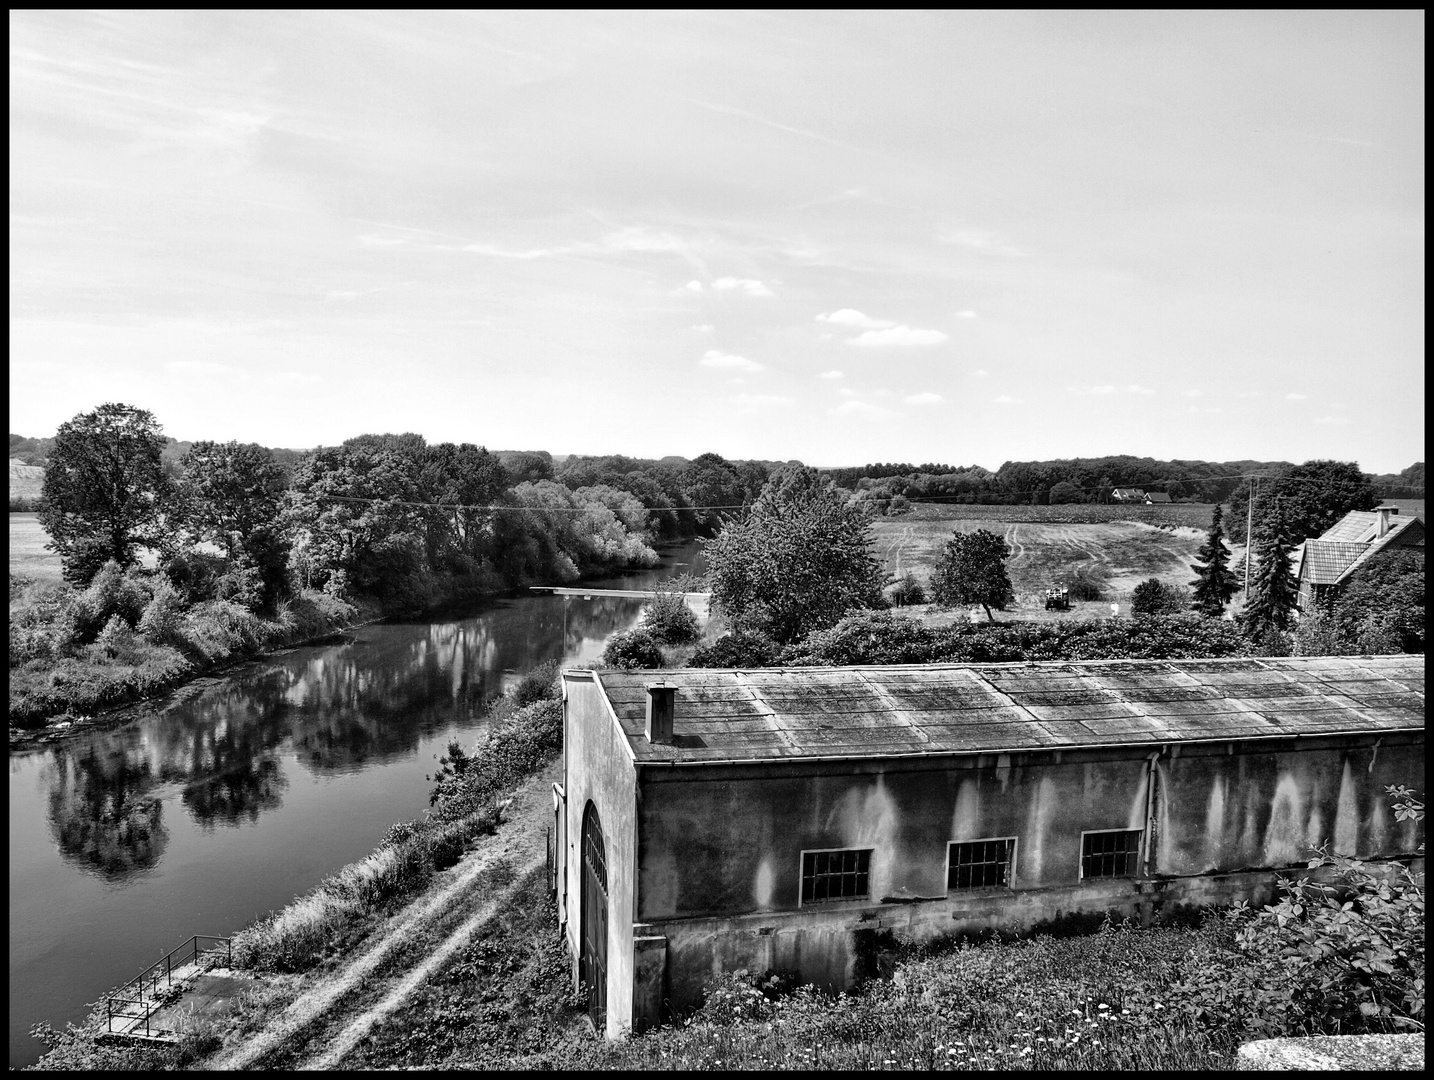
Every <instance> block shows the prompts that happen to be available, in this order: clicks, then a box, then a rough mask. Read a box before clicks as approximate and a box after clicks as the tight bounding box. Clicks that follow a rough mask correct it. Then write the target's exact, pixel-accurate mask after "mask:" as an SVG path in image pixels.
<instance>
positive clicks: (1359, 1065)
mask: <svg viewBox="0 0 1434 1080" xmlns="http://www.w3.org/2000/svg"><path fill="white" fill-rule="evenodd" d="M1235 1068H1236V1069H1243V1070H1250V1071H1256V1070H1258V1071H1263V1070H1266V1069H1273V1070H1292V1069H1301V1070H1322V1071H1323V1070H1331V1069H1333V1070H1338V1069H1360V1070H1384V1069H1397V1070H1418V1071H1419V1072H1423V1071H1424V1036H1423V1035H1318V1036H1313V1037H1310V1038H1305V1039H1259V1040H1257V1041H1255V1042H1247V1043H1245V1044H1244V1045H1242V1046H1241V1047H1240V1049H1239V1051H1238V1052H1237V1053H1236V1054H1235Z"/></svg>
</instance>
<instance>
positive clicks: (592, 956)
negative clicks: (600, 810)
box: [581, 803, 607, 1035]
mask: <svg viewBox="0 0 1434 1080" xmlns="http://www.w3.org/2000/svg"><path fill="white" fill-rule="evenodd" d="M582 905H583V908H582V910H583V927H582V946H583V952H582V958H581V970H582V977H583V981H584V982H585V983H587V985H588V1015H589V1016H591V1017H592V1020H593V1024H594V1025H595V1026H596V1027H597V1030H598V1034H599V1035H601V1034H603V1032H604V1031H605V1030H606V1025H607V851H606V849H605V848H604V847H603V842H602V823H601V822H599V821H598V814H597V807H595V806H593V804H592V803H588V805H587V809H586V810H585V811H583V899H582Z"/></svg>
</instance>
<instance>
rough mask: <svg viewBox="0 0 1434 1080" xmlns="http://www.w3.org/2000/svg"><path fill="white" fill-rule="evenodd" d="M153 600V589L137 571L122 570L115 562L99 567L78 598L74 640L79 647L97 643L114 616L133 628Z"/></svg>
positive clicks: (111, 561)
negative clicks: (96, 640)
mask: <svg viewBox="0 0 1434 1080" xmlns="http://www.w3.org/2000/svg"><path fill="white" fill-rule="evenodd" d="M149 599H150V587H149V584H148V583H147V582H146V581H145V580H144V578H143V577H142V576H141V575H140V573H139V572H138V571H136V570H134V569H130V570H121V569H120V566H119V564H118V563H116V562H115V561H113V560H110V561H109V562H107V563H105V564H104V566H102V567H100V570H99V573H97V574H96V575H95V576H94V578H93V580H91V582H90V584H89V585H88V587H86V589H85V591H84V592H82V593H80V594H79V596H78V597H76V599H75V602H74V607H73V612H74V630H73V633H74V640H75V642H76V643H77V644H86V643H88V642H91V641H94V640H95V637H96V636H97V635H98V634H99V632H100V631H101V630H103V629H104V627H105V624H107V623H108V622H109V621H110V619H111V618H112V617H113V616H116V615H118V616H119V617H120V619H121V620H122V621H123V622H124V623H126V624H127V625H129V626H134V625H135V624H136V623H138V622H139V621H140V618H141V617H142V616H143V615H144V609H145V608H146V607H147V606H148V604H149Z"/></svg>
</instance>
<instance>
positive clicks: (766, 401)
mask: <svg viewBox="0 0 1434 1080" xmlns="http://www.w3.org/2000/svg"><path fill="white" fill-rule="evenodd" d="M727 400H728V401H729V402H731V403H732V404H733V405H736V406H737V407H738V408H742V409H774V408H781V407H784V406H787V405H791V404H794V403H793V401H792V399H791V398H789V397H783V396H781V395H780V394H733V395H732V396H731V397H729V398H728V399H727Z"/></svg>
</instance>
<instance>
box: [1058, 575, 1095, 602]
mask: <svg viewBox="0 0 1434 1080" xmlns="http://www.w3.org/2000/svg"><path fill="white" fill-rule="evenodd" d="M1061 584H1062V585H1064V586H1065V587H1066V588H1067V589H1069V590H1070V597H1071V599H1072V600H1087V601H1089V600H1103V599H1104V598H1105V592H1104V586H1105V582H1103V581H1102V580H1101V579H1100V578H1099V577H1097V576H1096V575H1095V573H1093V572H1092V571H1090V570H1087V569H1084V568H1082V569H1079V570H1075V571H1073V572H1071V573H1069V574H1067V575H1066V576H1065V577H1064V578H1062V579H1061Z"/></svg>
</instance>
